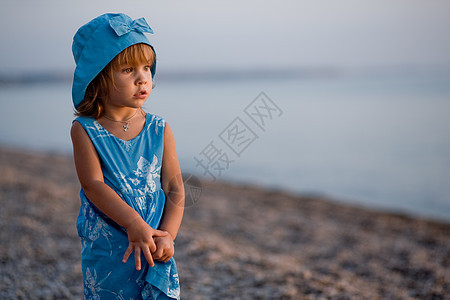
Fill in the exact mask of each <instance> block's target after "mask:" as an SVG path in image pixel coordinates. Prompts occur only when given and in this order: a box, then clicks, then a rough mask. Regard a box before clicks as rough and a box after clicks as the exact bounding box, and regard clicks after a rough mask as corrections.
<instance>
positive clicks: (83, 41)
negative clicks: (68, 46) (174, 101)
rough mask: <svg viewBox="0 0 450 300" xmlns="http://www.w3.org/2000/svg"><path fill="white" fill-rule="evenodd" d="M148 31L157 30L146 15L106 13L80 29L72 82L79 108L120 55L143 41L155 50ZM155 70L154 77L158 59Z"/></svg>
mask: <svg viewBox="0 0 450 300" xmlns="http://www.w3.org/2000/svg"><path fill="white" fill-rule="evenodd" d="M144 33H153V30H152V29H151V28H150V26H149V25H148V24H147V22H146V21H145V19H144V18H140V19H136V20H132V19H131V18H130V17H129V16H127V15H125V14H121V13H119V14H115V13H114V14H113V13H108V14H103V15H101V16H99V17H97V18H95V19H93V20H92V21H90V22H88V23H86V24H85V25H83V26H82V27H80V29H78V31H77V33H76V34H75V36H74V37H73V44H72V53H73V57H74V59H75V63H76V68H75V72H74V76H73V85H72V100H73V105H74V106H75V108H77V107H78V106H79V105H80V103H81V102H82V101H83V99H84V95H85V93H86V88H87V87H88V85H89V83H90V82H91V81H92V80H93V79H94V78H95V77H96V76H97V75H98V74H99V73H100V72H101V71H102V70H103V68H104V67H106V65H108V64H109V62H110V61H112V60H113V59H114V57H116V55H117V54H119V53H120V52H122V51H123V50H124V49H125V48H127V47H129V46H132V45H135V44H139V43H144V44H147V45H149V46H150V47H152V49H153V46H152V45H151V44H150V42H149V40H148V39H147V37H146V36H145V35H144ZM153 51H154V49H153ZM151 72H152V77H154V76H155V72H156V60H155V62H154V63H153V66H152V68H151Z"/></svg>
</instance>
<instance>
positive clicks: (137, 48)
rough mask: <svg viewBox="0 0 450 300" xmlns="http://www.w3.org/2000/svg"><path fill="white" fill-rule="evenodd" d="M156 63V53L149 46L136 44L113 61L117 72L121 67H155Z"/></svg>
mask: <svg viewBox="0 0 450 300" xmlns="http://www.w3.org/2000/svg"><path fill="white" fill-rule="evenodd" d="M154 62H155V52H153V49H152V47H151V46H149V45H147V44H135V45H132V46H130V47H128V48H126V49H125V50H123V51H122V52H120V53H119V54H118V55H117V56H116V57H115V58H114V60H113V62H112V67H113V69H115V70H117V69H119V68H120V67H121V66H124V65H129V66H136V65H140V64H149V65H151V66H152V65H153V64H154Z"/></svg>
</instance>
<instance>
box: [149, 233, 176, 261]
mask: <svg viewBox="0 0 450 300" xmlns="http://www.w3.org/2000/svg"><path fill="white" fill-rule="evenodd" d="M154 240H155V244H156V252H155V253H153V259H154V260H157V261H159V262H164V263H166V262H168V261H169V259H171V258H172V256H173V255H174V253H175V248H174V246H173V239H172V236H171V235H170V234H167V235H166V236H162V237H155V238H154Z"/></svg>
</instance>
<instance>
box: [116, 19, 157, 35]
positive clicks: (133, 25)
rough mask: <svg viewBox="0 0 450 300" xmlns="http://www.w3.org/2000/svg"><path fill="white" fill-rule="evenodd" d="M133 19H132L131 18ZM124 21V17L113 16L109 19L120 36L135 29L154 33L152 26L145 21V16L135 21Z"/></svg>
mask: <svg viewBox="0 0 450 300" xmlns="http://www.w3.org/2000/svg"><path fill="white" fill-rule="evenodd" d="M130 21H131V19H130ZM130 21H128V22H127V21H123V19H122V18H112V19H111V20H109V25H110V26H111V28H112V29H113V30H114V31H115V32H116V34H117V35H118V36H122V35H124V34H127V33H128V32H130V31H132V30H134V31H137V32H141V33H144V32H147V33H153V30H152V29H151V28H150V26H149V25H148V24H147V21H145V19H144V18H140V19H136V20H134V21H131V22H130Z"/></svg>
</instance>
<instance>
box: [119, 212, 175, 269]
mask: <svg viewBox="0 0 450 300" xmlns="http://www.w3.org/2000/svg"><path fill="white" fill-rule="evenodd" d="M126 230H127V233H128V241H129V244H128V248H127V250H126V251H125V254H124V255H123V259H122V262H123V263H126V262H127V260H128V257H130V255H131V253H132V252H133V250H134V261H135V263H136V270H140V269H141V253H143V254H144V257H145V259H146V260H147V262H148V263H149V265H150V266H151V267H153V266H154V265H155V264H154V262H153V258H152V253H155V251H156V244H155V242H154V238H158V237H165V236H167V235H169V233H168V232H166V231H161V230H156V229H153V228H151V227H150V225H148V224H147V223H146V222H145V221H144V220H143V219H142V218H136V219H135V220H134V221H132V222H131V223H130V225H129V226H128V227H127V228H126Z"/></svg>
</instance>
